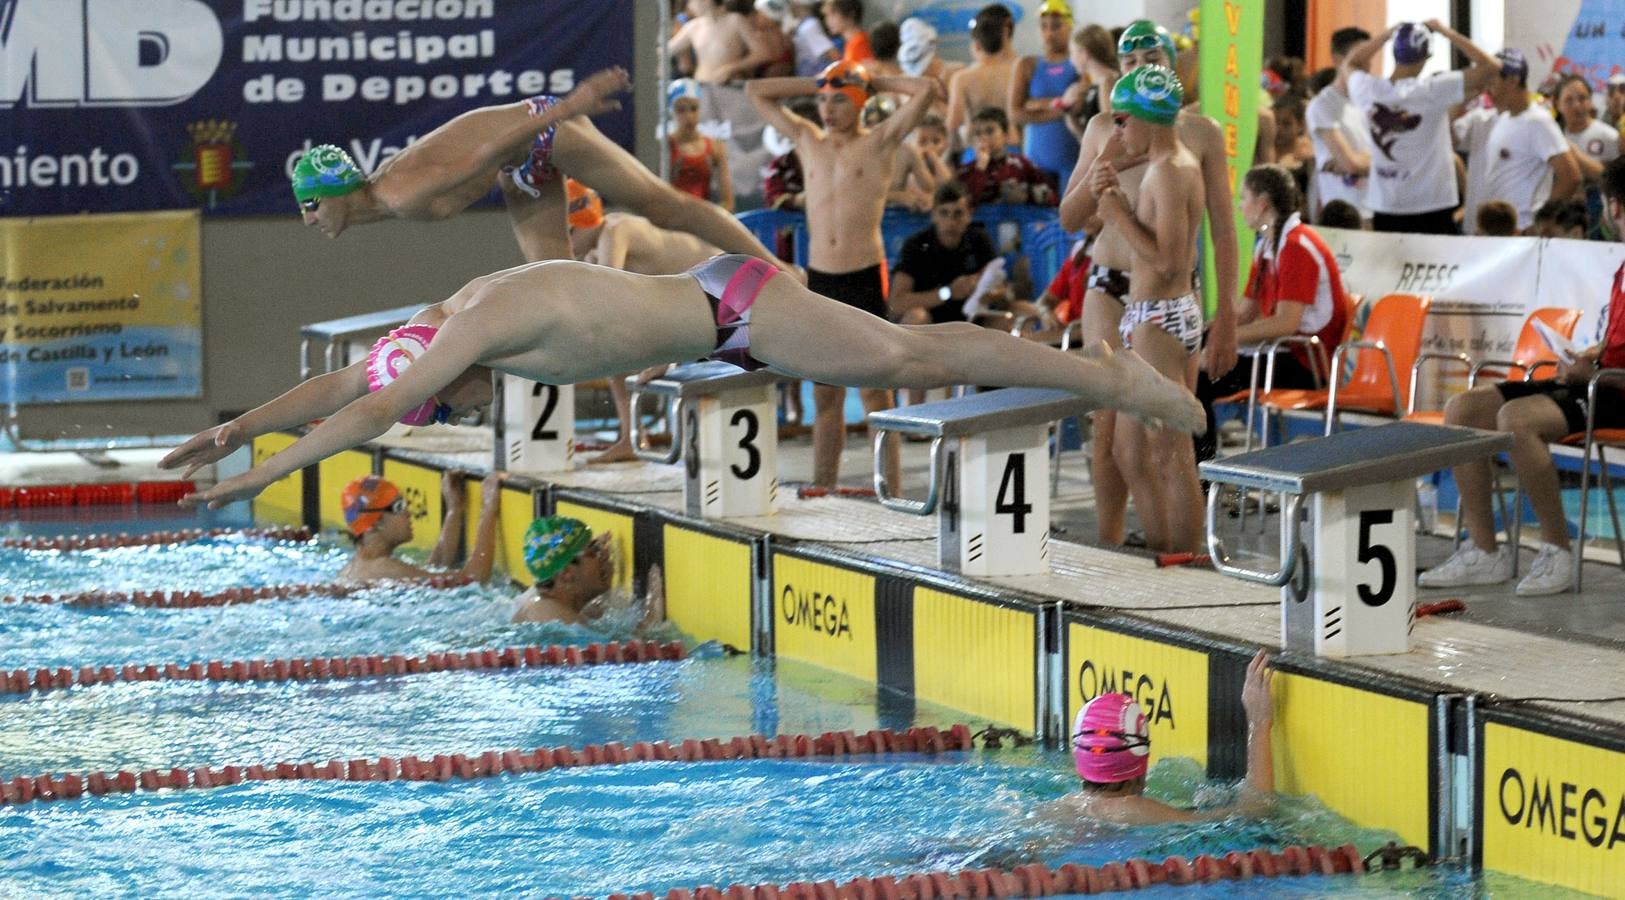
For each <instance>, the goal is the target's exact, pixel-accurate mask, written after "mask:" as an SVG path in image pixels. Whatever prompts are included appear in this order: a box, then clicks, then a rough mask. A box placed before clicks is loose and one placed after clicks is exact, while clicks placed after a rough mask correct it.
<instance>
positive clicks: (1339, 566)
mask: <svg viewBox="0 0 1625 900" xmlns="http://www.w3.org/2000/svg"><path fill="white" fill-rule="evenodd" d="M1510 449H1512V436H1511V435H1509V434H1506V433H1503V432H1496V431H1480V430H1478V429H1476V428H1456V427H1451V426H1442V425H1421V424H1417V423H1413V422H1396V423H1393V424H1391V425H1380V426H1377V427H1374V428H1362V429H1359V430H1358V431H1344V432H1339V433H1338V434H1334V435H1331V436H1330V437H1324V438H1319V439H1316V440H1310V441H1300V442H1298V443H1295V444H1287V445H1285V446H1282V447H1271V448H1269V449H1267V450H1257V451H1254V452H1252V453H1243V454H1240V455H1239V456H1232V457H1230V458H1228V459H1222V460H1209V461H1208V462H1204V463H1202V465H1201V472H1202V478H1204V479H1205V480H1207V481H1209V482H1211V483H1212V485H1213V486H1212V487H1211V488H1210V489H1209V490H1208V496H1207V546H1208V552H1209V553H1210V554H1211V555H1212V557H1213V565H1214V567H1215V568H1217V569H1218V570H1219V571H1220V572H1223V573H1224V574H1226V575H1229V576H1232V577H1234V578H1240V579H1243V580H1245V581H1253V582H1257V583H1259V584H1267V585H1271V586H1274V587H1280V588H1281V644H1282V646H1283V647H1285V648H1286V649H1288V650H1299V651H1305V652H1307V651H1313V652H1314V653H1316V654H1317V655H1320V656H1364V655H1371V654H1379V653H1405V652H1407V651H1408V650H1409V649H1410V633H1411V626H1412V625H1413V624H1414V623H1415V618H1416V532H1415V530H1414V529H1413V527H1412V486H1413V483H1414V481H1415V479H1416V478H1418V477H1420V476H1423V475H1427V474H1430V473H1433V472H1437V471H1439V470H1440V469H1445V468H1449V467H1451V466H1454V465H1459V464H1461V463H1467V462H1473V461H1475V460H1480V459H1484V458H1485V457H1488V456H1491V455H1493V454H1496V453H1501V452H1504V451H1507V450H1510ZM1225 486H1234V487H1242V488H1256V489H1259V490H1264V491H1270V492H1274V493H1279V494H1281V495H1282V500H1281V564H1280V568H1279V569H1276V570H1275V571H1261V570H1257V569H1251V568H1248V567H1246V566H1243V565H1240V564H1238V563H1237V562H1236V561H1235V560H1234V559H1232V558H1231V557H1230V556H1229V554H1227V553H1226V552H1225V549H1224V542H1223V541H1222V540H1220V539H1219V534H1218V501H1219V495H1220V494H1221V493H1222V492H1223V489H1224V487H1225ZM1306 500H1307V501H1308V526H1307V535H1305V530H1306V529H1305V527H1304V525H1303V522H1302V521H1301V520H1302V519H1303V518H1304V517H1303V512H1304V506H1305V501H1306Z"/></svg>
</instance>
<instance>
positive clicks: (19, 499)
mask: <svg viewBox="0 0 1625 900" xmlns="http://www.w3.org/2000/svg"><path fill="white" fill-rule="evenodd" d="M195 490H197V485H196V484H193V483H192V482H190V481H135V482H131V481H110V482H99V483H95V484H43V485H31V486H29V487H0V509H10V508H12V507H15V508H17V509H35V508H40V507H51V506H129V505H130V504H132V503H177V502H179V501H180V499H181V498H182V497H184V496H186V495H187V494H190V493H192V492H193V491H195Z"/></svg>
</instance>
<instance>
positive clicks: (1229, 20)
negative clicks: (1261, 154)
mask: <svg viewBox="0 0 1625 900" xmlns="http://www.w3.org/2000/svg"><path fill="white" fill-rule="evenodd" d="M1197 36H1198V38H1199V40H1198V43H1197V46H1198V51H1197V56H1198V63H1197V65H1198V76H1197V78H1198V87H1199V88H1200V90H1199V98H1200V104H1201V110H1202V114H1203V115H1206V116H1210V117H1212V118H1213V119H1214V121H1216V122H1218V123H1219V130H1220V131H1221V132H1222V133H1223V134H1224V157H1225V168H1226V171H1228V172H1229V175H1230V195H1231V197H1232V198H1233V200H1234V205H1235V209H1232V210H1231V215H1233V216H1234V217H1235V220H1236V246H1237V248H1239V252H1240V253H1241V254H1242V256H1243V259H1242V260H1237V264H1238V270H1237V271H1238V272H1239V273H1240V274H1239V277H1240V278H1243V279H1245V278H1246V277H1247V269H1246V266H1245V265H1243V264H1242V263H1243V262H1244V261H1245V259H1246V258H1247V255H1248V248H1250V247H1252V245H1253V233H1252V231H1251V230H1249V229H1248V228H1247V223H1246V222H1244V221H1242V218H1241V202H1240V201H1241V178H1242V176H1243V175H1246V174H1247V170H1248V169H1250V168H1252V165H1253V149H1254V146H1255V145H1256V144H1257V142H1258V104H1259V100H1260V95H1261V94H1262V93H1263V88H1261V87H1260V86H1259V80H1258V79H1259V76H1260V75H1261V74H1262V72H1263V68H1264V60H1263V55H1264V0H1202V5H1201V28H1200V30H1199V32H1198V35H1197ZM1208 214H1209V216H1212V215H1216V214H1217V211H1216V210H1208ZM1204 234H1207V239H1206V240H1204V241H1203V242H1202V248H1203V249H1202V271H1203V272H1205V273H1207V277H1204V278H1203V279H1202V296H1203V299H1204V302H1205V303H1206V307H1207V314H1208V318H1210V319H1211V318H1212V317H1213V313H1214V310H1215V309H1217V306H1218V298H1219V293H1218V291H1219V284H1218V278H1217V274H1218V269H1217V268H1215V263H1214V254H1213V238H1212V235H1211V234H1208V233H1207V232H1204Z"/></svg>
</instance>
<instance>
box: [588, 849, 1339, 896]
mask: <svg viewBox="0 0 1625 900" xmlns="http://www.w3.org/2000/svg"><path fill="white" fill-rule="evenodd" d="M1364 871H1365V863H1364V861H1363V860H1362V859H1361V857H1360V851H1358V850H1356V849H1355V847H1354V845H1353V844H1344V845H1343V846H1341V847H1337V848H1333V849H1328V848H1326V847H1322V846H1320V845H1318V844H1314V845H1310V846H1308V847H1297V846H1293V847H1287V848H1285V849H1283V850H1282V851H1281V852H1280V853H1278V854H1276V853H1271V852H1270V851H1268V850H1263V849H1259V850H1251V851H1248V852H1246V853H1239V852H1230V853H1226V854H1225V855H1224V856H1222V857H1221V856H1213V855H1211V854H1202V855H1201V856H1198V857H1196V858H1194V859H1186V858H1184V857H1182V856H1170V857H1168V858H1167V859H1165V860H1163V861H1162V862H1160V863H1156V862H1152V861H1150V860H1148V859H1141V858H1134V859H1129V860H1125V861H1123V862H1109V863H1106V864H1104V865H1100V866H1082V865H1077V864H1076V863H1067V864H1066V865H1063V866H1060V867H1058V868H1054V869H1051V868H1049V867H1048V866H1045V865H1044V864H1042V863H1032V864H1030V865H1025V866H1016V867H1015V868H1014V869H1012V870H1009V871H1006V870H1004V869H965V870H963V871H960V872H958V873H953V872H947V871H939V872H925V873H921V874H917V875H903V876H893V875H887V876H882V877H880V878H854V879H852V880H851V881H848V882H846V883H845V884H840V885H837V884H836V883H835V882H834V881H797V882H792V883H791V884H788V885H782V886H781V885H777V884H759V885H755V886H751V885H744V884H733V885H729V886H728V887H727V888H718V887H716V886H714V885H705V886H702V887H698V888H695V889H694V890H691V891H690V890H684V889H681V888H678V889H674V890H671V891H668V892H667V893H666V894H665V895H664V896H663V898H662V900H933V898H937V897H944V898H946V897H967V898H982V897H1050V896H1055V895H1057V894H1105V893H1110V892H1112V891H1131V890H1138V889H1140V888H1147V887H1151V886H1152V885H1158V884H1169V885H1187V884H1212V883H1213V882H1216V881H1246V880H1248V879H1250V878H1254V877H1262V878H1273V877H1276V876H1278V875H1349V874H1359V873H1362V872H1364ZM655 898H656V895H655V894H652V893H649V892H647V891H645V892H643V893H638V894H611V895H609V900H655Z"/></svg>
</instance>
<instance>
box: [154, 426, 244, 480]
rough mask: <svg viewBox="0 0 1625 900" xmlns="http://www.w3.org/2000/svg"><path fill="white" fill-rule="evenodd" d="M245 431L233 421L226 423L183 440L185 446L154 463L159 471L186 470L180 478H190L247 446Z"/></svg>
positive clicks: (182, 445) (177, 448)
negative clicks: (183, 467)
mask: <svg viewBox="0 0 1625 900" xmlns="http://www.w3.org/2000/svg"><path fill="white" fill-rule="evenodd" d="M248 438H249V434H248V431H247V429H245V428H243V426H242V425H240V424H238V423H237V422H236V421H235V420H233V421H230V422H227V423H226V424H224V425H221V426H219V427H218V428H210V429H209V430H207V431H200V432H198V433H197V434H194V435H192V437H191V438H189V439H187V441H186V443H184V444H181V445H180V446H179V447H176V448H175V449H173V450H171V451H169V453H167V454H165V456H164V458H163V459H160V460H158V468H160V469H179V468H180V467H182V466H185V467H186V471H184V472H182V473H181V478H191V477H192V476H193V475H194V474H196V473H197V471H198V470H199V469H201V468H203V467H204V466H206V465H208V464H209V463H212V462H217V461H219V460H222V459H225V458H226V457H227V456H230V455H231V454H232V453H234V452H236V450H237V449H238V448H239V447H241V446H243V445H244V444H246V443H248Z"/></svg>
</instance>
